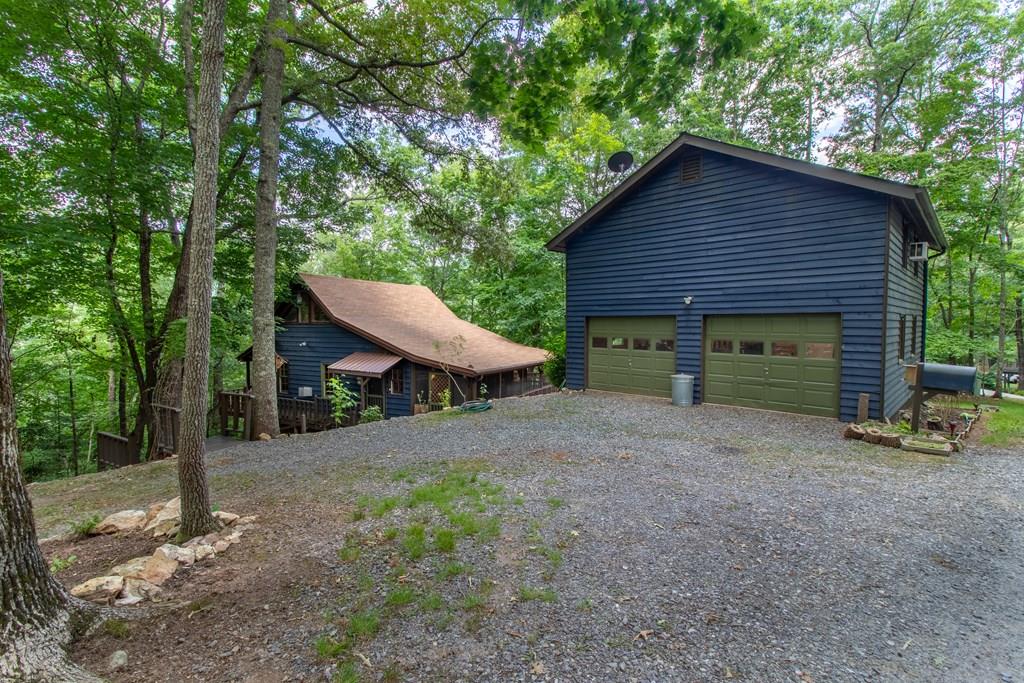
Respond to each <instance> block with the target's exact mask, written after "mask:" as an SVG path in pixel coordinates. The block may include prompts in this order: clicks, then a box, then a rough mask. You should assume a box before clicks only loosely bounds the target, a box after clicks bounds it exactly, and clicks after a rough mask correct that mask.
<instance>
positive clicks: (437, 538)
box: [433, 527, 455, 553]
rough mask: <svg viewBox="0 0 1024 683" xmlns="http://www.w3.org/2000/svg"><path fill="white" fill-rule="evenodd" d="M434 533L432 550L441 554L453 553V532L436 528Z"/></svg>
mask: <svg viewBox="0 0 1024 683" xmlns="http://www.w3.org/2000/svg"><path fill="white" fill-rule="evenodd" d="M433 533H434V549H435V550H437V551H438V552H441V553H453V552H455V532H454V531H452V530H451V529H445V528H444V527H436V528H435V529H434V530H433Z"/></svg>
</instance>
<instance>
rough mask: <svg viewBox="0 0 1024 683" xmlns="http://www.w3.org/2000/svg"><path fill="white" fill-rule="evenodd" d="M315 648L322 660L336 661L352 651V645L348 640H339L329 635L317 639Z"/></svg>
mask: <svg viewBox="0 0 1024 683" xmlns="http://www.w3.org/2000/svg"><path fill="white" fill-rule="evenodd" d="M313 647H314V648H315V649H316V654H317V657H320V659H336V658H338V657H341V656H342V655H345V654H347V653H348V651H349V650H350V649H352V643H351V642H349V641H348V640H338V639H337V638H333V637H331V636H328V635H322V636H320V637H319V638H317V639H316V642H315V643H314V644H313Z"/></svg>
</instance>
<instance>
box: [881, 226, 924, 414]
mask: <svg viewBox="0 0 1024 683" xmlns="http://www.w3.org/2000/svg"><path fill="white" fill-rule="evenodd" d="M888 233H889V259H888V270H887V277H886V282H887V283H888V293H887V296H886V316H885V320H886V325H885V338H886V345H885V415H886V416H889V415H892V414H893V413H895V412H896V411H898V410H899V409H900V408H902V407H903V406H904V405H905V404H906V403H907V402H908V401H909V400H910V396H911V393H912V391H911V387H910V385H909V384H907V382H906V381H904V379H903V367H904V366H903V364H902V363H901V362H900V361H901V360H904V359H901V358H900V357H899V344H900V331H899V330H900V328H899V324H900V323H899V319H900V315H905V316H906V335H907V336H906V345H907V346H906V353H907V354H908V355H909V354H910V352H911V337H910V335H911V332H912V329H913V323H912V318H913V316H917V334H918V339H917V344H916V349H917V353H918V355H920V353H921V346H922V345H921V339H922V338H923V330H924V323H923V321H924V284H925V266H924V264H923V263H918V264H916V266H915V264H914V263H913V262H910V263H908V264H907V265H903V214H902V213H900V210H899V209H898V208H897V207H896V206H893V207H892V209H891V210H890V211H889V231H888ZM916 239H917V238H914V237H912V238H911V241H915V240H916ZM915 271H916V272H915Z"/></svg>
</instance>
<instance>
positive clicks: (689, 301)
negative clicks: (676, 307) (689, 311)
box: [683, 296, 693, 306]
mask: <svg viewBox="0 0 1024 683" xmlns="http://www.w3.org/2000/svg"><path fill="white" fill-rule="evenodd" d="M683 303H684V304H686V305H687V306H689V305H690V304H692V303H693V297H692V296H684V297H683Z"/></svg>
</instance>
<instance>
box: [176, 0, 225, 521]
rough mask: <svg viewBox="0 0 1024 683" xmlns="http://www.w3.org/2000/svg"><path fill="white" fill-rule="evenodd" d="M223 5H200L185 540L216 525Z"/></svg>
mask: <svg viewBox="0 0 1024 683" xmlns="http://www.w3.org/2000/svg"><path fill="white" fill-rule="evenodd" d="M226 5H227V0H207V1H206V2H205V3H204V7H203V38H202V43H201V48H200V60H199V92H198V94H197V97H196V103H195V161H194V163H193V169H194V170H193V180H192V182H193V187H194V189H193V193H192V215H193V219H192V252H191V255H190V258H189V267H188V299H187V300H188V306H187V309H186V310H187V316H188V322H187V326H186V336H185V371H184V375H183V378H182V389H181V395H182V420H181V448H180V453H179V457H178V486H179V489H180V493H181V532H180V534H181V536H183V537H186V538H190V537H193V536H202V535H203V534H206V533H209V532H210V531H213V530H215V529H217V528H218V527H219V524H218V523H217V520H216V518H214V516H213V513H212V512H211V510H210V489H209V485H208V483H207V481H206V462H205V456H206V408H207V404H208V399H209V370H210V311H211V297H212V296H213V250H214V242H215V238H216V224H217V176H218V169H219V159H220V137H221V136H220V114H221V98H220V91H221V87H222V84H223V80H224V15H225V12H226Z"/></svg>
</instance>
